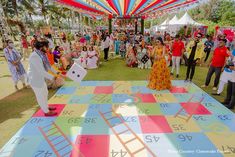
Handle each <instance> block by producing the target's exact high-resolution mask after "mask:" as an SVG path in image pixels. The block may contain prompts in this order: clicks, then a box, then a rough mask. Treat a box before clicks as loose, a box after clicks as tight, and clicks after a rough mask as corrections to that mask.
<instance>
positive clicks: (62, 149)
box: [58, 144, 70, 152]
mask: <svg viewBox="0 0 235 157" xmlns="http://www.w3.org/2000/svg"><path fill="white" fill-rule="evenodd" d="M68 146H70V144H67V145H65V146H64V147H62V148H60V149H59V150H58V152H59V151H61V150H63V149H65V148H66V147H68Z"/></svg>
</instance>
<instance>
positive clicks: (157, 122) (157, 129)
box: [139, 116, 172, 133]
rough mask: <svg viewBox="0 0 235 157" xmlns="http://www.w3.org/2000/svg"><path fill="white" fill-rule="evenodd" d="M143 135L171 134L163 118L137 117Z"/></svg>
mask: <svg viewBox="0 0 235 157" xmlns="http://www.w3.org/2000/svg"><path fill="white" fill-rule="evenodd" d="M139 121H140V125H141V128H142V132H143V133H171V132H172V130H171V128H170V126H169V124H168V122H167V120H166V118H165V117H164V116H139Z"/></svg>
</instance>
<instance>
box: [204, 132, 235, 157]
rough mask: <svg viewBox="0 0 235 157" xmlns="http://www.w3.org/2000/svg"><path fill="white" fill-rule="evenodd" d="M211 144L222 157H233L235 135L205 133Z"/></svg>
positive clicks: (229, 133) (234, 153)
mask: <svg viewBox="0 0 235 157" xmlns="http://www.w3.org/2000/svg"><path fill="white" fill-rule="evenodd" d="M205 134H206V136H207V137H208V138H209V139H210V140H211V142H212V143H213V144H214V145H215V146H216V147H217V149H218V152H220V153H221V154H223V156H224V157H234V155H235V151H234V150H235V142H234V141H235V133H234V132H224V134H218V133H216V132H208V133H205Z"/></svg>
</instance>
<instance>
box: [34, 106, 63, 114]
mask: <svg viewBox="0 0 235 157" xmlns="http://www.w3.org/2000/svg"><path fill="white" fill-rule="evenodd" d="M49 106H54V107H56V110H55V112H57V115H55V116H54V117H57V116H58V115H60V113H61V112H62V110H63V109H64V107H65V105H64V104H49ZM33 117H45V115H44V113H43V111H42V110H41V109H40V110H38V111H37V112H36V113H35V114H34V115H33Z"/></svg>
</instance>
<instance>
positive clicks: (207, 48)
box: [204, 35, 214, 62]
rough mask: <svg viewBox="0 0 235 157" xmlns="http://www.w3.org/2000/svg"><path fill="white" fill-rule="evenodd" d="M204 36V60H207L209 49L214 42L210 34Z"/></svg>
mask: <svg viewBox="0 0 235 157" xmlns="http://www.w3.org/2000/svg"><path fill="white" fill-rule="evenodd" d="M206 38H207V41H206V42H205V43H204V46H205V48H204V52H205V53H206V58H205V60H204V62H206V61H207V59H208V58H209V55H210V52H211V49H212V48H213V47H214V42H213V40H212V37H211V36H210V35H207V36H206Z"/></svg>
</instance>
